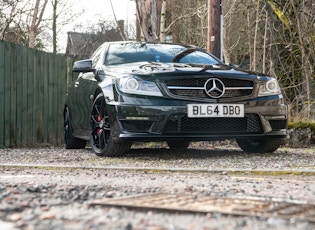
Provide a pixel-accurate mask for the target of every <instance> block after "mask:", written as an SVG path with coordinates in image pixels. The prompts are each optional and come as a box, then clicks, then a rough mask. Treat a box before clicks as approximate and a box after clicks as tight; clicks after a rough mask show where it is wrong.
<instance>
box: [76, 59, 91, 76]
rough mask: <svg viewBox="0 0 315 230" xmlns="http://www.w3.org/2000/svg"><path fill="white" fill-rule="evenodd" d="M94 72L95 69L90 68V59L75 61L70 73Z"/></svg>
mask: <svg viewBox="0 0 315 230" xmlns="http://www.w3.org/2000/svg"><path fill="white" fill-rule="evenodd" d="M94 71H95V69H93V68H92V60H91V59H86V60H81V61H76V62H75V63H74V64H73V67H72V72H83V73H87V72H94Z"/></svg>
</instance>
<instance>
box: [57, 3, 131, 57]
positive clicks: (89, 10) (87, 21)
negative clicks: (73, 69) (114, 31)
mask: <svg viewBox="0 0 315 230" xmlns="http://www.w3.org/2000/svg"><path fill="white" fill-rule="evenodd" d="M69 1H70V2H73V11H74V12H82V11H83V10H84V12H83V13H81V14H79V15H78V16H77V17H75V18H73V19H72V21H71V22H69V23H68V24H67V25H66V26H64V27H63V29H62V32H61V33H62V38H60V40H59V43H60V44H59V45H60V51H61V52H65V45H66V44H65V43H66V39H67V32H69V31H77V32H85V31H80V30H79V29H77V28H76V25H82V26H86V27H88V26H89V25H93V23H97V22H98V21H99V20H100V19H108V20H112V21H114V16H113V11H112V7H111V4H110V0H69ZM112 4H113V8H114V11H115V14H116V17H117V20H124V21H125V25H127V24H130V23H134V22H135V20H136V16H135V9H136V7H135V1H131V0H112Z"/></svg>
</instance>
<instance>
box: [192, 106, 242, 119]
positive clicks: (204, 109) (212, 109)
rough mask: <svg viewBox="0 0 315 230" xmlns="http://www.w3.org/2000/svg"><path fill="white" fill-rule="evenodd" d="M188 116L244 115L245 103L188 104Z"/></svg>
mask: <svg viewBox="0 0 315 230" xmlns="http://www.w3.org/2000/svg"><path fill="white" fill-rule="evenodd" d="M187 116H188V117H244V105H243V104H188V105H187Z"/></svg>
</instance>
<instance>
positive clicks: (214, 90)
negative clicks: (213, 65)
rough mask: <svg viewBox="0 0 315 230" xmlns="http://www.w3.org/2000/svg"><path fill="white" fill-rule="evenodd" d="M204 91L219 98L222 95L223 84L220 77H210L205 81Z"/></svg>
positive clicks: (223, 90)
mask: <svg viewBox="0 0 315 230" xmlns="http://www.w3.org/2000/svg"><path fill="white" fill-rule="evenodd" d="M205 91H206V94H207V95H208V96H209V97H211V98H220V97H222V96H223V95H224V92H225V86H224V84H223V82H222V81H221V80H220V79H217V78H210V79H209V80H208V81H206V83H205Z"/></svg>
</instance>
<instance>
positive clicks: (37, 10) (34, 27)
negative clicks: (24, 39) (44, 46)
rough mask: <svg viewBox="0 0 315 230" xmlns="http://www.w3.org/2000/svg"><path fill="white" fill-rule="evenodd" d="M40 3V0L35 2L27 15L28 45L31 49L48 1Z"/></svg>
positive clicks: (33, 46)
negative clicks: (28, 20) (28, 22)
mask: <svg viewBox="0 0 315 230" xmlns="http://www.w3.org/2000/svg"><path fill="white" fill-rule="evenodd" d="M42 1H44V2H43V3H42V4H41V0H35V4H34V8H33V10H32V11H31V12H30V14H29V15H28V16H29V19H30V24H29V26H28V39H29V41H28V45H29V47H31V48H35V45H36V43H35V42H36V36H37V33H38V29H39V26H40V23H41V22H42V19H43V15H44V12H45V9H46V5H47V2H48V0H42Z"/></svg>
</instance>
